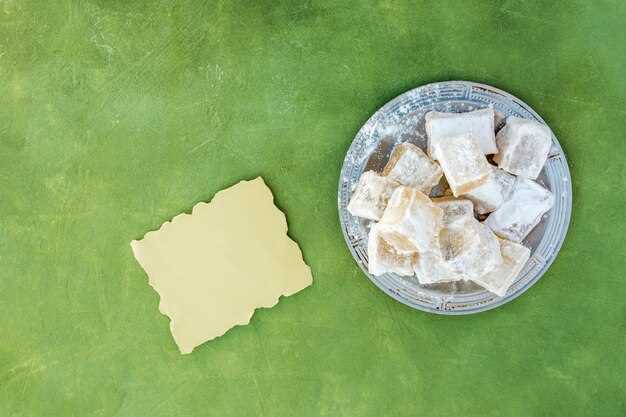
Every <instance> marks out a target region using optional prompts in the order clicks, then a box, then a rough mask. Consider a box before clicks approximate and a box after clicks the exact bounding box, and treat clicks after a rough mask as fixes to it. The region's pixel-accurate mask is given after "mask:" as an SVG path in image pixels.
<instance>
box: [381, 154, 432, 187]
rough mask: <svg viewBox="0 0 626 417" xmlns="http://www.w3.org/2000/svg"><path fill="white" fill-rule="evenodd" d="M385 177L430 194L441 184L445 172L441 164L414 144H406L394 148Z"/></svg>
mask: <svg viewBox="0 0 626 417" xmlns="http://www.w3.org/2000/svg"><path fill="white" fill-rule="evenodd" d="M383 175H385V176H387V178H390V179H392V180H395V181H397V182H399V183H400V184H402V185H406V186H407V187H413V188H417V189H418V190H420V191H421V192H423V193H424V194H429V193H430V190H431V189H432V188H433V187H434V186H435V185H437V184H438V183H439V180H440V179H441V176H442V175H443V172H442V171H441V167H440V166H439V164H438V163H436V162H434V161H433V160H432V159H430V158H429V157H428V155H426V154H425V153H424V151H422V150H421V149H420V148H418V147H417V146H415V145H413V144H412V143H408V142H404V143H400V144H399V145H396V147H395V148H393V151H392V152H391V156H390V157H389V161H388V162H387V165H386V166H385V169H384V170H383Z"/></svg>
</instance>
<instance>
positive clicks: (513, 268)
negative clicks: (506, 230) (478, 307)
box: [473, 239, 530, 297]
mask: <svg viewBox="0 0 626 417" xmlns="http://www.w3.org/2000/svg"><path fill="white" fill-rule="evenodd" d="M500 253H501V255H502V264H501V265H500V266H498V267H497V268H495V269H494V270H493V271H491V272H489V273H487V274H485V275H483V276H481V277H478V278H475V279H473V281H474V282H475V283H477V284H478V285H480V286H481V287H483V288H485V289H486V290H488V291H491V292H492V293H494V294H496V295H499V296H500V297H504V296H505V295H506V292H507V290H508V289H509V287H510V286H511V285H512V284H513V283H514V282H515V279H516V278H517V276H518V275H519V273H520V272H521V270H522V268H524V265H525V264H526V262H527V261H528V259H529V258H530V249H528V248H527V247H525V246H522V245H520V244H519V243H515V242H511V241H508V240H505V239H500Z"/></svg>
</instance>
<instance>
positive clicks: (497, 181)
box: [463, 167, 515, 214]
mask: <svg viewBox="0 0 626 417" xmlns="http://www.w3.org/2000/svg"><path fill="white" fill-rule="evenodd" d="M514 184H515V176H513V175H511V174H509V173H508V172H506V171H504V170H502V169H499V168H496V167H492V168H491V172H490V173H489V176H488V177H487V181H486V182H485V183H484V184H482V185H480V186H478V187H476V188H474V189H473V190H471V191H470V192H468V193H467V194H464V195H463V197H465V198H468V199H470V200H472V201H473V202H474V209H475V210H476V213H478V214H486V213H491V212H492V211H494V210H496V209H497V208H498V207H500V205H502V203H503V202H504V200H506V198H507V197H508V196H509V194H510V193H511V191H512V190H513V185H514Z"/></svg>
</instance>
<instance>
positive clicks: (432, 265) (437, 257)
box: [414, 251, 465, 284]
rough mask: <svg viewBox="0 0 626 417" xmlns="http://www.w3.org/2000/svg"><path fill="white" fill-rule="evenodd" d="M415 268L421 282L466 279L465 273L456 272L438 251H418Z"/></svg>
mask: <svg viewBox="0 0 626 417" xmlns="http://www.w3.org/2000/svg"><path fill="white" fill-rule="evenodd" d="M414 270H415V275H416V276H417V280H418V281H419V282H420V284H439V283H442V282H452V281H461V280H464V279H465V278H464V277H463V275H461V274H459V273H458V272H455V271H454V270H453V269H452V267H451V266H450V265H449V264H448V263H447V262H446V261H445V260H444V259H443V258H442V256H441V254H440V253H439V252H437V251H432V252H420V253H418V254H417V257H416V259H415V263H414Z"/></svg>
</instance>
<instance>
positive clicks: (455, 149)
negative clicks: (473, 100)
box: [434, 135, 491, 197]
mask: <svg viewBox="0 0 626 417" xmlns="http://www.w3.org/2000/svg"><path fill="white" fill-rule="evenodd" d="M434 152H435V153H436V154H437V157H438V158H439V164H440V165H441V168H442V169H443V173H444V174H445V176H446V180H447V181H448V184H449V185H450V189H451V190H452V194H454V196H455V197H458V196H460V195H462V194H467V193H468V192H470V191H472V190H473V189H475V188H476V187H479V186H481V185H483V184H484V183H485V182H486V181H487V177H488V176H489V173H490V172H491V171H490V170H491V166H490V165H489V162H487V158H485V155H484V154H483V153H482V152H481V150H480V149H479V148H478V145H477V143H476V141H475V140H473V139H472V136H471V135H460V136H451V137H448V138H446V140H442V141H439V142H437V143H436V144H434Z"/></svg>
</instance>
